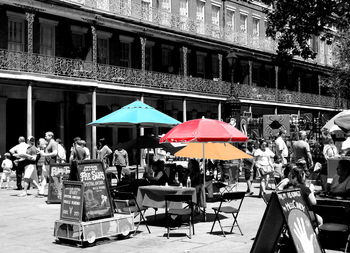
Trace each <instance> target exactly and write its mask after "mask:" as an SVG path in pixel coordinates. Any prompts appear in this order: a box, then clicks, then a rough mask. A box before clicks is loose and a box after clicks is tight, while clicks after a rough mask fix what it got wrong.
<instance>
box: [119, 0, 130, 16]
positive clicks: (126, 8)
mask: <svg viewBox="0 0 350 253" xmlns="http://www.w3.org/2000/svg"><path fill="white" fill-rule="evenodd" d="M120 13H121V14H122V15H125V16H130V15H131V2H130V0H120Z"/></svg>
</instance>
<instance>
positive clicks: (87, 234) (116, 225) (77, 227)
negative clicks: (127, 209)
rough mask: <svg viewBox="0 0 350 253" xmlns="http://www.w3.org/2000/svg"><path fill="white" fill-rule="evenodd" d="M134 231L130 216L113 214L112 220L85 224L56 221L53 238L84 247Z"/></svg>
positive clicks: (100, 220)
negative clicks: (100, 239) (102, 239)
mask: <svg viewBox="0 0 350 253" xmlns="http://www.w3.org/2000/svg"><path fill="white" fill-rule="evenodd" d="M134 230H135V228H134V216H133V215H132V214H115V215H114V217H112V218H105V219H99V220H94V221H86V222H77V221H66V220H56V221H55V230H54V236H55V237H56V238H57V240H58V241H61V240H67V241H75V242H77V243H79V244H80V245H81V246H84V245H85V244H86V243H89V244H92V243H94V242H95V240H96V239H99V238H104V237H110V236H117V235H123V236H128V235H129V234H130V232H133V231H134Z"/></svg>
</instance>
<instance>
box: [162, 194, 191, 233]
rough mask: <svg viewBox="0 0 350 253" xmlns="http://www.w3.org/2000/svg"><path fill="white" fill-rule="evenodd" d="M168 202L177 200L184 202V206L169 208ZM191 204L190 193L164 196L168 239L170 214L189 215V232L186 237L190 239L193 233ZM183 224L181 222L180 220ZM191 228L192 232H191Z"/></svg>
mask: <svg viewBox="0 0 350 253" xmlns="http://www.w3.org/2000/svg"><path fill="white" fill-rule="evenodd" d="M170 202H178V203H184V204H186V206H185V207H184V208H170V205H169V204H170ZM193 205H194V203H193V202H192V195H174V194H169V195H166V196H165V217H166V226H167V238H168V239H169V233H170V227H171V225H170V218H171V216H172V215H176V216H181V218H182V216H189V222H188V227H189V234H188V237H189V238H190V239H191V238H192V236H191V235H192V234H193V235H194V224H193ZM181 224H183V222H181ZM191 228H192V232H193V233H191Z"/></svg>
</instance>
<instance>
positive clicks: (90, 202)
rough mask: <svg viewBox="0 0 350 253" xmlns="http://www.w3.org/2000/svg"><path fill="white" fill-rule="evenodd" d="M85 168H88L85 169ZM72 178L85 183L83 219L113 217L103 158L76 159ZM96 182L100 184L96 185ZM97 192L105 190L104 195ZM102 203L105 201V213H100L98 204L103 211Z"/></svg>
mask: <svg viewBox="0 0 350 253" xmlns="http://www.w3.org/2000/svg"><path fill="white" fill-rule="evenodd" d="M84 168H88V169H86V171H83V170H84ZM93 177H95V178H96V180H94V179H93ZM72 179H73V180H77V181H80V182H82V183H83V184H84V203H83V206H84V210H83V221H92V220H97V219H103V218H111V217H113V216H114V208H113V201H112V197H111V192H110V189H109V184H108V182H107V177H106V171H105V168H104V164H103V162H102V161H101V160H98V159H93V160H83V161H76V163H75V165H74V166H72V168H71V180H72ZM98 181H99V183H98ZM102 181H103V183H102ZM96 183H98V184H97V185H96ZM96 188H98V191H95V189H96ZM103 188H104V189H103ZM97 192H103V193H104V194H103V196H102V195H101V196H99V195H98V194H96V193H97ZM96 196H97V199H96ZM102 197H103V198H104V200H103V199H102ZM102 203H104V205H105V208H106V209H107V210H105V213H104V214H98V208H97V206H101V208H100V211H101V209H102V207H103V205H102ZM94 209H95V210H94Z"/></svg>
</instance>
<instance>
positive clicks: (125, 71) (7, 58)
mask: <svg viewBox="0 0 350 253" xmlns="http://www.w3.org/2000/svg"><path fill="white" fill-rule="evenodd" d="M0 69H4V70H15V71H20V72H33V73H41V74H45V75H54V76H67V77H72V78H83V79H93V80H98V81H105V82H110V83H115V84H118V85H124V86H136V87H146V88H152V89H162V90H168V91H186V92H191V93H197V94H207V95H209V94H210V95H213V94H215V95H217V96H221V97H227V96H228V94H229V93H230V84H229V83H227V82H223V81H213V80H207V79H202V78H194V77H184V76H181V75H171V74H165V73H159V72H154V71H142V70H140V69H132V68H123V67H119V66H112V65H105V64H97V68H96V71H95V70H94V64H93V63H92V62H87V61H83V60H79V59H68V58H63V57H51V56H45V55H39V54H32V55H29V54H27V53H25V52H11V51H7V50H1V49H0Z"/></svg>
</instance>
